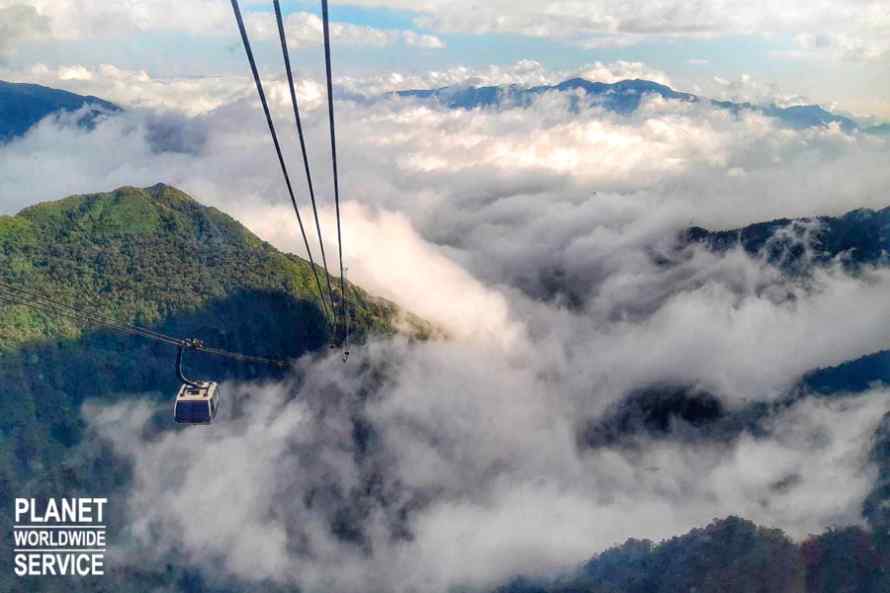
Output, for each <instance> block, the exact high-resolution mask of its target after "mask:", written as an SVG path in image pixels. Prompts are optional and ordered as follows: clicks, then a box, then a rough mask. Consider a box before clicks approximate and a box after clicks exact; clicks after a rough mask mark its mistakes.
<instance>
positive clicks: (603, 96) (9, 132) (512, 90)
mask: <svg viewBox="0 0 890 593" xmlns="http://www.w3.org/2000/svg"><path fill="white" fill-rule="evenodd" d="M547 93H567V94H570V96H569V102H570V107H571V108H572V109H573V110H576V111H577V110H580V109H582V108H583V107H584V106H586V105H599V106H601V107H603V108H605V109H607V110H609V111H611V112H614V113H620V114H624V115H628V114H631V113H633V112H635V111H636V110H637V109H639V107H640V104H641V102H642V101H643V100H644V98H645V97H646V96H647V95H656V96H659V97H662V98H664V99H670V100H675V101H687V102H690V103H707V104H710V105H713V106H715V107H719V108H721V109H726V110H729V111H731V112H732V113H735V114H738V113H740V112H742V111H754V112H757V113H761V114H763V115H766V116H769V117H774V118H776V119H778V120H779V121H781V122H783V123H784V124H785V125H786V126H788V127H791V128H794V129H803V128H810V127H815V126H825V125H829V124H832V123H837V124H838V125H840V126H841V128H843V129H844V130H846V131H854V130H862V131H864V132H867V133H870V134H878V135H890V123H886V124H880V125H873V126H862V125H860V124H859V123H858V122H856V121H855V120H853V119H852V118H849V117H846V116H843V115H838V114H835V113H832V112H830V111H827V110H825V109H823V108H822V107H820V106H818V105H794V106H791V107H780V106H778V105H774V104H771V105H755V104H753V103H735V102H732V101H716V100H711V99H707V98H703V97H699V96H697V95H693V94H690V93H684V92H679V91H675V90H674V89H672V88H670V87H668V86H665V85H663V84H659V83H657V82H652V81H651V80H640V79H634V80H622V81H619V82H615V83H604V82H592V81H589V80H585V79H583V78H572V79H570V80H566V81H564V82H561V83H559V84H556V85H542V86H535V87H524V86H520V85H515V84H513V85H500V86H482V87H467V86H449V87H442V88H438V89H415V90H405V91H397V92H395V93H391V94H390V95H388V96H398V97H403V98H406V99H420V100H430V101H436V102H438V103H439V104H441V105H444V106H446V107H447V108H449V109H516V108H526V107H529V106H530V105H531V104H532V103H533V102H534V101H535V100H536V99H537V98H539V97H540V96H542V95H544V94H547ZM84 105H88V106H90V110H89V111H88V112H87V114H86V115H85V116H84V117H83V118H81V120H80V121H79V122H78V123H79V125H82V126H84V127H91V126H92V125H93V124H94V123H95V119H96V117H97V116H98V115H100V114H102V113H117V112H120V111H122V108H121V107H119V106H118V105H115V104H114V103H111V102H109V101H106V100H104V99H100V98H99V97H94V96H91V95H86V96H85V95H78V94H76V93H71V92H68V91H63V90H59V89H54V88H50V87H46V86H41V85H38V84H27V83H16V82H5V81H0V143H3V142H6V141H9V140H11V139H12V138H15V137H17V136H21V135H23V134H24V133H25V132H26V131H28V129H30V128H31V126H33V125H34V124H36V123H37V122H39V121H40V120H41V119H43V118H44V117H46V116H47V115H50V114H53V113H57V112H59V111H75V110H77V109H80V108H82V107H83V106H84ZM153 126H154V127H158V122H153ZM166 127H169V124H167V126H166ZM167 144H169V143H163V142H162V143H160V149H161V150H173V151H175V152H188V150H186V149H183V148H182V147H179V146H168V145H167Z"/></svg>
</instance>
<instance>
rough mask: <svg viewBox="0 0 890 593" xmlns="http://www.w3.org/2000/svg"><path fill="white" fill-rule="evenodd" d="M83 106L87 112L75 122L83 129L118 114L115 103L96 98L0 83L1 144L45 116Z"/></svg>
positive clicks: (33, 86)
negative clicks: (107, 114) (100, 119)
mask: <svg viewBox="0 0 890 593" xmlns="http://www.w3.org/2000/svg"><path fill="white" fill-rule="evenodd" d="M85 105H87V106H89V107H90V109H89V111H88V112H87V113H86V114H85V115H84V116H83V117H82V118H81V119H80V121H79V122H78V123H79V125H82V126H84V127H91V126H92V125H93V124H94V123H95V119H96V117H98V116H99V115H100V114H102V113H116V112H119V111H121V108H120V107H118V106H117V105H115V104H114V103H110V102H109V101H106V100H104V99H100V98H99V97H93V96H84V95H77V94H75V93H69V92H68V91H62V90H59V89H53V88H49V87H46V86H41V85H39V84H26V83H20V82H5V81H2V80H0V143H3V142H6V141H8V140H10V139H12V138H15V137H16V136H21V135H22V134H24V133H25V132H27V131H28V130H29V129H30V128H31V126H33V125H34V124H36V123H37V122H39V121H40V120H41V119H43V118H44V117H46V116H47V115H50V114H52V113H57V112H59V111H76V110H78V109H80V108H81V107H83V106H85Z"/></svg>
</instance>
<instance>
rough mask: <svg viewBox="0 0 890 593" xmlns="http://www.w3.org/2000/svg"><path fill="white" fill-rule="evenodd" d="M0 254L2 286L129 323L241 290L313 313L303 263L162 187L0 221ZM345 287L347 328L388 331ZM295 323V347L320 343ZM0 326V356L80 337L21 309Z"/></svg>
mask: <svg viewBox="0 0 890 593" xmlns="http://www.w3.org/2000/svg"><path fill="white" fill-rule="evenodd" d="M0 256H2V265H0V279H2V280H3V281H4V282H6V283H8V284H13V285H15V286H17V287H21V288H23V289H26V290H32V291H36V292H40V293H42V294H44V295H46V296H48V297H50V298H52V299H53V300H57V301H62V302H65V303H68V304H71V305H74V306H77V307H87V308H89V309H90V310H95V311H98V312H100V313H102V314H103V315H106V316H110V317H113V318H114V319H115V320H117V321H128V322H133V323H136V324H139V325H146V326H152V325H156V324H159V323H162V322H163V321H165V320H167V319H169V318H170V317H171V316H172V315H181V314H183V313H187V312H194V311H197V310H199V309H200V308H202V307H204V306H206V305H207V304H208V303H209V302H211V301H212V300H214V299H222V298H225V297H227V296H231V295H233V294H235V293H236V292H238V291H245V290H254V291H270V292H271V293H277V294H279V295H290V296H291V297H293V298H294V299H297V300H299V301H301V302H304V303H307V304H313V305H315V306H316V308H319V300H318V296H317V292H316V290H315V284H314V281H313V278H312V273H311V269H310V267H309V264H308V263H307V262H305V261H304V260H302V259H300V258H298V257H295V256H292V255H287V254H284V253H281V252H279V251H277V250H276V249H274V248H273V247H272V246H270V245H269V244H267V243H264V242H263V241H261V240H260V239H259V238H257V237H256V236H254V235H253V234H251V233H250V232H249V231H248V230H247V229H246V228H244V227H243V226H242V225H241V224H239V223H238V222H236V221H235V220H234V219H232V218H231V217H229V216H227V215H225V214H223V213H222V212H219V211H218V210H216V209H214V208H205V207H204V206H201V205H200V204H198V203H197V202H195V201H194V200H192V199H191V198H190V197H189V196H187V195H186V194H184V193H182V192H180V191H178V190H176V189H174V188H172V187H169V186H166V185H162V184H159V185H155V186H153V187H149V188H146V189H136V188H129V187H125V188H121V189H118V190H116V191H114V192H112V193H107V194H93V195H86V196H72V197H69V198H66V199H64V200H61V201H58V202H51V203H44V204H40V205H37V206H33V207H31V208H27V209H26V210H23V211H22V212H20V213H19V214H18V215H17V216H5V217H0ZM351 288H352V290H351V291H350V296H351V301H352V306H351V307H350V308H351V310H352V311H353V312H354V315H355V318H354V321H353V325H354V327H356V328H357V331H358V332H359V333H367V332H369V331H376V332H383V333H389V332H392V331H393V321H394V317H395V315H396V314H397V311H396V308H395V307H394V306H393V305H392V304H390V303H387V302H385V301H382V300H380V299H372V298H370V297H369V296H368V295H367V294H366V293H364V292H363V291H361V290H359V289H357V288H355V287H351ZM319 309H320V308H319ZM318 313H319V315H320V310H319V312H318ZM305 323H306V324H308V326H309V327H308V329H310V330H311V331H310V333H311V335H310V336H307V339H310V343H307V344H306V348H304V349H312V347H317V346H318V344H319V343H322V342H326V341H327V340H328V335H327V330H326V328H325V327H324V323H323V321H322V319H321V318H320V317H318V318H315V319H307V320H305ZM0 328H2V329H0V348H2V349H4V350H9V349H10V348H16V347H18V346H20V345H21V344H23V343H27V342H30V341H34V340H41V339H48V338H54V339H55V338H59V337H66V338H76V337H78V336H80V335H81V333H82V330H81V328H79V327H77V325H76V324H75V323H73V322H72V321H70V320H66V319H59V318H57V317H55V316H48V315H45V314H43V313H41V312H37V311H34V310H33V309H29V308H27V307H21V306H19V307H3V308H2V309H0ZM220 330H224V328H223V327H220Z"/></svg>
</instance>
